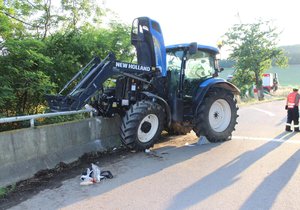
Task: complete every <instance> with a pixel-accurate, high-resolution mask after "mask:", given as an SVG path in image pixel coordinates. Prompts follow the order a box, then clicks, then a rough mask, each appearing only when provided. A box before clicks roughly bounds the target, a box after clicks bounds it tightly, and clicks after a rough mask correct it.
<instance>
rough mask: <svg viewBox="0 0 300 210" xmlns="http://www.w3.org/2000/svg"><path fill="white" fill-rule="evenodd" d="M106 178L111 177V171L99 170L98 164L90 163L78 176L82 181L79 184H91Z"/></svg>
mask: <svg viewBox="0 0 300 210" xmlns="http://www.w3.org/2000/svg"><path fill="white" fill-rule="evenodd" d="M106 178H108V179H112V178H113V175H112V173H111V172H110V171H101V170H100V167H99V166H97V165H95V164H93V163H92V164H91V167H89V168H87V169H86V171H85V172H83V173H82V175H81V177H80V179H81V180H82V182H81V183H80V185H91V184H94V183H98V182H100V181H101V180H102V179H106Z"/></svg>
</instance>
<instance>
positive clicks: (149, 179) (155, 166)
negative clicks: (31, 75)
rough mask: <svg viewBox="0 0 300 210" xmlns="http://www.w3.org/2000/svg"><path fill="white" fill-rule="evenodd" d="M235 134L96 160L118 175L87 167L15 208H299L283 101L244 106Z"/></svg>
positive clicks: (295, 144)
mask: <svg viewBox="0 0 300 210" xmlns="http://www.w3.org/2000/svg"><path fill="white" fill-rule="evenodd" d="M239 115H240V117H239V119H238V121H239V124H238V125H237V126H236V131H235V132H234V133H233V139H232V140H231V141H228V142H224V143H217V144H210V143H205V141H203V140H201V141H199V140H198V139H197V137H196V136H195V135H194V134H193V133H191V134H188V135H186V136H179V137H178V138H174V137H172V138H170V140H169V141H167V142H162V143H159V144H157V145H156V146H155V148H153V149H152V150H151V152H150V153H143V152H141V153H129V154H127V155H123V156H120V157H119V158H117V159H112V160H111V161H107V162H101V160H99V162H98V163H97V164H98V165H99V166H100V167H101V169H102V170H110V171H111V172H112V173H113V174H114V178H113V179H107V180H104V181H101V182H100V183H97V184H94V185H89V186H80V185H79V184H80V179H79V177H80V174H78V176H77V177H75V178H70V179H68V180H66V181H64V182H63V185H62V186H60V187H58V188H56V189H51V190H50V189H48V190H44V191H42V192H40V193H39V194H37V195H35V196H34V197H32V198H31V199H28V200H26V201H24V202H22V203H20V204H19V205H17V206H15V207H13V208H12V209H22V210H26V209H30V210H32V209H122V210H123V209H139V210H140V209H143V210H145V209H167V210H174V209H210V210H211V209H243V210H244V209H249V210H250V209H251V210H253V209H289V210H290V209H300V199H299V197H300V173H299V172H300V169H299V167H298V166H299V161H300V150H299V149H300V133H299V134H298V133H287V132H285V131H284V128H285V120H286V111H285V110H284V101H274V102H269V103H262V104H256V105H251V106H243V107H241V108H240V110H239Z"/></svg>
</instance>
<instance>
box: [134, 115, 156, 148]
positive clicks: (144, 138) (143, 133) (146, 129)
mask: <svg viewBox="0 0 300 210" xmlns="http://www.w3.org/2000/svg"><path fill="white" fill-rule="evenodd" d="M158 125H159V120H158V117H157V116H156V115H154V114H149V115H147V116H146V117H144V119H143V120H142V121H141V123H140V125H139V128H138V139H139V140H140V141H141V142H143V143H147V142H149V141H150V140H151V139H152V138H153V137H154V136H155V134H156V132H157V129H158Z"/></svg>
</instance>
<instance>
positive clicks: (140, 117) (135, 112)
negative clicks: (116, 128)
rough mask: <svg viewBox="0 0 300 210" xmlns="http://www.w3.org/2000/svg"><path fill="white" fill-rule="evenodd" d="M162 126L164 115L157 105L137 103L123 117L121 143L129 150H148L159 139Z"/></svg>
mask: <svg viewBox="0 0 300 210" xmlns="http://www.w3.org/2000/svg"><path fill="white" fill-rule="evenodd" d="M164 124H165V113H164V111H163V108H162V107H161V106H160V105H159V104H157V103H154V102H150V101H139V102H137V103H136V104H134V105H133V106H131V107H130V109H129V110H128V111H127V112H126V114H125V116H124V117H123V120H122V124H121V141H122V143H123V144H124V145H126V146H127V147H129V148H130V149H134V150H145V149H148V148H150V147H152V146H153V145H154V143H155V142H156V141H157V139H158V138H159V136H160V134H161V132H162V130H163V125H164Z"/></svg>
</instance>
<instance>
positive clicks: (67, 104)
mask: <svg viewBox="0 0 300 210" xmlns="http://www.w3.org/2000/svg"><path fill="white" fill-rule="evenodd" d="M131 42H132V44H133V45H134V47H135V49H136V55H137V63H127V62H122V61H118V60H116V58H115V55H114V54H113V53H109V54H108V55H107V57H106V58H104V59H103V60H101V59H100V58H98V57H95V58H94V59H93V60H92V61H90V63H88V64H87V65H86V66H85V67H84V68H82V69H81V70H80V71H79V72H78V73H77V74H76V75H75V76H74V77H73V78H72V79H71V80H70V81H69V82H68V83H67V84H66V85H65V87H64V88H63V89H62V90H61V91H60V92H59V93H58V94H57V95H46V99H47V101H48V104H49V107H50V109H51V110H52V111H71V110H80V109H82V108H83V107H84V106H86V104H88V105H89V106H92V107H93V108H94V109H95V110H97V113H98V115H99V116H103V117H113V116H115V115H119V116H120V117H121V120H122V122H121V127H120V136H121V141H122V143H123V144H124V145H126V146H127V147H129V148H130V149H134V150H144V149H147V148H150V147H152V146H153V144H154V143H155V142H156V141H157V140H158V138H159V136H160V134H161V132H162V131H163V130H166V131H167V132H169V133H172V134H186V133H188V132H190V131H191V130H194V132H195V133H196V135H197V136H205V137H206V138H207V139H208V141H210V142H222V141H226V140H229V139H230V138H231V135H232V132H233V131H234V129H235V125H236V124H237V121H236V120H237V117H238V115H237V110H238V107H237V102H236V98H235V97H236V95H238V94H239V90H238V88H236V87H235V86H234V85H233V84H231V83H229V82H227V81H225V80H224V79H221V78H218V77H217V74H218V72H219V71H220V68H219V66H218V59H217V58H216V56H217V54H218V53H219V50H218V49H217V48H214V47H210V46H205V45H199V44H197V43H189V44H176V45H171V46H165V45H164V39H163V35H162V32H161V28H160V25H159V23H158V22H156V21H154V20H152V19H150V18H148V17H139V18H136V19H135V20H134V21H133V23H132V30H131ZM64 93H65V94H64Z"/></svg>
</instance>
